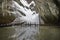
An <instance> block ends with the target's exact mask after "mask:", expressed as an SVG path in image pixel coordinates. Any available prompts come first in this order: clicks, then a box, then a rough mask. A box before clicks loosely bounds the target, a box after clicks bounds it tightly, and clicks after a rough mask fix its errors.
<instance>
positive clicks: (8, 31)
mask: <svg viewBox="0 0 60 40" xmlns="http://www.w3.org/2000/svg"><path fill="white" fill-rule="evenodd" d="M38 32H39V26H38V25H26V26H25V25H22V26H21V25H19V26H11V27H5V28H0V35H1V34H2V35H1V36H2V37H1V36H0V38H1V40H36V39H35V38H34V37H35V36H36V34H37V33H38Z"/></svg>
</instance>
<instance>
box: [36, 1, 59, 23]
mask: <svg viewBox="0 0 60 40" xmlns="http://www.w3.org/2000/svg"><path fill="white" fill-rule="evenodd" d="M35 2H36V4H37V6H36V8H38V9H37V10H38V11H39V13H40V16H41V18H42V19H43V21H44V22H45V23H49V24H55V23H57V21H58V15H59V10H58V8H57V6H56V4H55V3H54V0H36V1H35Z"/></svg>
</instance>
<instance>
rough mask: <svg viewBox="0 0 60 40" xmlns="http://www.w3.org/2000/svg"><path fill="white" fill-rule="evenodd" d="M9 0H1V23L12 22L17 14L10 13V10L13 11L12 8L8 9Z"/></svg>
mask: <svg viewBox="0 0 60 40" xmlns="http://www.w3.org/2000/svg"><path fill="white" fill-rule="evenodd" d="M7 4H8V3H7V0H5V1H1V4H0V24H8V23H11V22H12V21H13V20H14V19H15V16H14V15H13V14H12V13H9V12H8V10H10V11H11V9H8V6H7Z"/></svg>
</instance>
